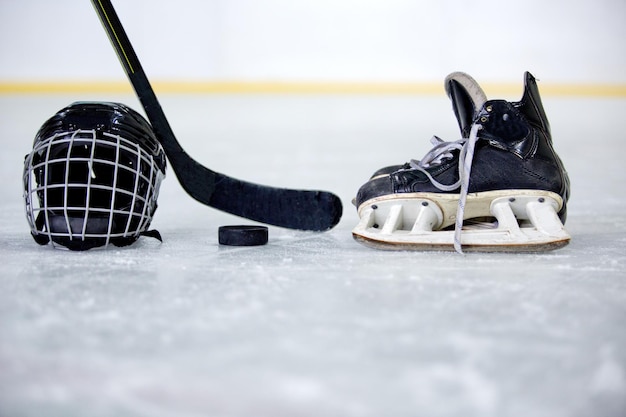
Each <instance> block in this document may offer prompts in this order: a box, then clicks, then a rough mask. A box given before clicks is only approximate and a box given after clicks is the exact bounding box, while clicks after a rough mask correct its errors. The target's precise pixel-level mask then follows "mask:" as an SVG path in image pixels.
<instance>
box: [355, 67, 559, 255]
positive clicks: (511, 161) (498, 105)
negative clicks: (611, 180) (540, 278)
mask: <svg viewBox="0 0 626 417" xmlns="http://www.w3.org/2000/svg"><path fill="white" fill-rule="evenodd" d="M445 87H446V92H447V94H448V96H449V97H450V99H451V101H452V106H453V110H454V113H455V115H456V117H457V120H458V123H459V127H460V130H461V132H462V136H463V138H462V139H461V140H459V141H455V142H444V141H442V140H441V139H439V138H436V137H435V138H434V140H433V143H434V145H435V146H434V148H433V149H432V150H431V151H429V152H428V153H427V154H426V156H425V157H424V158H423V159H422V160H421V161H416V160H412V161H411V162H409V163H407V164H405V165H403V166H398V167H386V168H383V169H381V170H379V171H377V172H376V173H375V175H374V176H373V177H372V178H371V179H370V181H368V182H367V183H366V184H364V185H363V186H362V187H361V188H360V189H359V191H358V193H357V197H356V199H355V204H356V206H357V209H358V211H359V216H360V217H361V222H360V223H359V226H357V227H356V228H355V230H354V231H353V234H354V237H355V238H356V239H357V240H359V241H361V242H363V243H366V244H371V245H373V246H376V247H382V248H386V249H447V248H448V247H454V248H455V249H456V250H457V251H459V252H460V251H461V246H462V245H463V247H464V249H467V250H488V251H497V250H506V251H509V250H510V251H519V250H525V251H536V250H546V249H554V248H556V247H561V246H564V245H565V244H567V243H568V242H569V235H567V233H566V232H565V230H564V229H563V223H564V222H565V218H566V212H567V209H566V204H567V200H568V197H569V179H568V176H567V173H566V171H565V169H564V167H563V163H562V162H561V160H560V158H559V157H558V155H557V154H556V152H555V151H554V149H553V146H552V137H551V133H550V125H549V123H548V119H547V117H546V114H545V111H544V109H543V105H542V103H541V98H540V96H539V90H538V88H537V83H536V81H535V78H534V77H533V76H532V75H531V74H530V73H528V72H527V73H526V74H525V86H524V94H523V96H522V99H521V100H520V101H519V102H508V101H505V100H487V98H486V96H485V94H484V92H483V91H482V89H481V88H480V86H479V85H478V84H477V83H476V81H474V79H472V78H471V77H470V76H469V75H467V74H464V73H460V72H457V73H453V74H451V75H450V76H448V77H447V78H446V82H445ZM535 203H538V204H539V205H540V206H538V207H535V206H536V205H537V204H535ZM505 206H506V207H505ZM542 207H543V208H542ZM381 209H382V210H381ZM539 211H541V213H542V215H541V216H539V215H538V214H537V213H538V212H539ZM426 218H428V219H430V220H426ZM476 219H480V220H481V221H482V220H486V219H487V220H494V221H493V222H492V227H490V228H489V230H490V232H489V233H487V232H483V231H482V230H485V229H481V231H478V230H474V229H473V228H472V227H471V226H469V221H470V220H476ZM464 221H465V222H464ZM431 223H432V224H431ZM480 224H481V225H483V226H484V225H485V223H484V222H481V223H480ZM452 226H454V228H455V232H454V233H453V235H452V236H451V235H450V233H445V232H446V229H448V228H450V227H452ZM462 228H463V237H462V238H461V229H462ZM436 235H438V236H439V237H437V238H435V236H436Z"/></svg>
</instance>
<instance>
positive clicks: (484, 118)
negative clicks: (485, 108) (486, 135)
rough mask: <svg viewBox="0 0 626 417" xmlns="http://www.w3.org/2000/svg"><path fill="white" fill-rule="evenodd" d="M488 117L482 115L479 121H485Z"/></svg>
mask: <svg viewBox="0 0 626 417" xmlns="http://www.w3.org/2000/svg"><path fill="white" fill-rule="evenodd" d="M488 119H489V118H488V117H487V116H483V117H481V118H480V121H481V122H482V123H485V122H486V121H487V120H488Z"/></svg>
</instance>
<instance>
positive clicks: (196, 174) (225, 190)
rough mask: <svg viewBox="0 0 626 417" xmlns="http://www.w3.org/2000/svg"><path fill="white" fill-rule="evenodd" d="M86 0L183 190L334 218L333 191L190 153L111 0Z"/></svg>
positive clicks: (321, 220) (298, 216) (258, 216)
mask: <svg viewBox="0 0 626 417" xmlns="http://www.w3.org/2000/svg"><path fill="white" fill-rule="evenodd" d="M91 2H92V4H93V6H94V8H95V9H96V12H97V14H98V17H99V18H100V21H101V22H102V25H103V26H104V29H105V31H106V33H107V35H108V37H109V39H110V41H111V44H112V45H113V48H114V49H115V52H116V54H117V56H118V58H119V60H120V62H121V64H122V67H123V68H124V71H125V72H126V75H127V76H128V78H129V80H130V82H131V84H132V85H133V88H134V90H135V93H136V94H137V97H138V98H139V101H140V102H141V105H142V106H143V108H144V111H145V112H146V116H147V117H148V120H150V123H151V124H152V128H153V129H154V132H155V134H156V137H157V139H158V140H159V142H161V145H162V146H163V149H164V150H165V154H166V155H167V158H168V159H169V161H170V164H171V166H172V169H173V170H174V173H175V174H176V177H177V178H178V181H179V182H180V184H181V186H182V187H183V189H184V190H185V191H186V192H187V194H189V195H190V196H191V197H193V198H194V199H196V200H197V201H199V202H200V203H202V204H205V205H207V206H210V207H213V208H215V209H218V210H221V211H224V212H227V213H230V214H234V215H236V216H240V217H244V218H247V219H250V220H254V221H258V222H261V223H266V224H270V225H274V226H279V227H285V228H289V229H297V230H313V231H324V230H329V229H331V228H332V227H334V226H335V225H336V224H337V223H339V220H340V218H341V215H342V210H343V208H342V204H341V200H340V199H339V197H337V196H336V195H335V194H333V193H330V192H327V191H317V190H295V189H288V188H276V187H270V186H265V185H260V184H254V183H250V182H247V181H242V180H238V179H236V178H232V177H229V176H227V175H224V174H220V173H218V172H215V171H212V170H210V169H208V168H206V167H204V166H202V165H200V164H199V163H198V162H196V161H195V160H194V159H193V158H191V157H190V156H189V155H188V154H187V153H186V152H185V150H184V149H183V148H182V147H181V145H180V143H178V141H177V140H176V137H175V136H174V132H173V131H172V128H171V127H170V125H169V122H168V121H167V118H166V117H165V113H164V112H163V109H162V108H161V105H160V104H159V101H158V99H157V97H156V94H155V93H154V90H153V89H152V86H151V85H150V82H149V81H148V78H147V76H146V74H145V72H144V70H143V68H142V66H141V63H140V62H139V58H138V57H137V54H136V53H135V50H134V48H133V46H132V45H131V43H130V40H129V39H128V36H127V35H126V31H125V30H124V28H123V27H122V23H121V22H120V20H119V18H118V16H117V13H116V12H115V9H114V8H113V5H112V4H111V1H110V0H91Z"/></svg>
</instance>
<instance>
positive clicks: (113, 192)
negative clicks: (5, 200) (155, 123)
mask: <svg viewBox="0 0 626 417" xmlns="http://www.w3.org/2000/svg"><path fill="white" fill-rule="evenodd" d="M165 167H166V159H165V154H164V152H163V148H162V147H161V145H160V144H159V142H158V141H157V139H156V137H155V134H154V131H153V130H152V127H151V126H150V124H149V123H148V122H147V121H146V120H145V119H144V118H143V117H142V116H141V115H140V114H139V113H137V112H136V111H134V110H132V109H131V108H129V107H127V106H125V105H123V104H119V103H109V102H76V103H73V104H71V105H69V106H68V107H66V108H64V109H62V110H60V111H59V112H58V113H56V114H55V115H54V116H53V117H52V118H50V119H49V120H48V121H46V122H45V123H44V124H43V126H42V127H41V128H40V129H39V132H38V133H37V135H36V137H35V140H34V144H33V150H32V152H31V153H30V154H28V155H27V156H26V159H25V161H24V173H23V182H24V200H25V207H26V218H27V220H28V223H29V225H30V229H31V234H32V236H33V238H34V239H35V241H36V242H37V243H39V244H41V245H45V244H47V243H49V242H52V244H53V245H55V244H58V245H61V246H64V247H66V248H68V249H71V250H87V249H91V248H95V247H100V246H107V245H108V244H113V245H116V246H127V245H130V244H131V243H133V242H135V241H136V240H137V239H138V238H139V236H141V235H143V234H148V235H150V234H151V232H148V227H149V226H150V222H151V221H152V217H153V215H154V212H155V210H156V208H157V197H158V194H159V187H160V184H161V181H162V180H163V178H164V177H165ZM156 235H158V232H157V233H156ZM157 237H158V236H157Z"/></svg>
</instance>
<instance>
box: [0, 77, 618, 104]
mask: <svg viewBox="0 0 626 417" xmlns="http://www.w3.org/2000/svg"><path fill="white" fill-rule="evenodd" d="M153 87H154V90H155V91H156V93H159V94H331V95H332V94H339V95H349V94H372V95H441V96H444V95H445V92H444V88H443V84H442V83H429V82H424V83H409V82H407V83H391V82H390V83H386V82H362V83H350V82H273V81H268V82H264V81H259V82H254V81H251V82H244V81H241V82H240V81H214V82H213V81H156V82H154V83H153ZM482 87H483V88H484V90H485V92H486V93H487V96H488V97H493V98H508V99H509V100H515V99H516V97H519V98H521V95H522V92H523V91H522V90H523V86H522V84H521V83H485V84H483V85H482ZM539 90H540V92H541V94H542V95H543V96H583V97H622V98H626V84H556V83H555V84H550V83H540V84H539ZM101 93H111V94H129V93H130V94H132V93H133V89H132V86H131V85H130V83H129V82H128V81H110V82H106V81H80V82H72V81H67V82H55V81H52V82H29V81H21V82H8V81H4V82H3V81H0V95H10V94H101ZM503 96H506V97H503Z"/></svg>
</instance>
